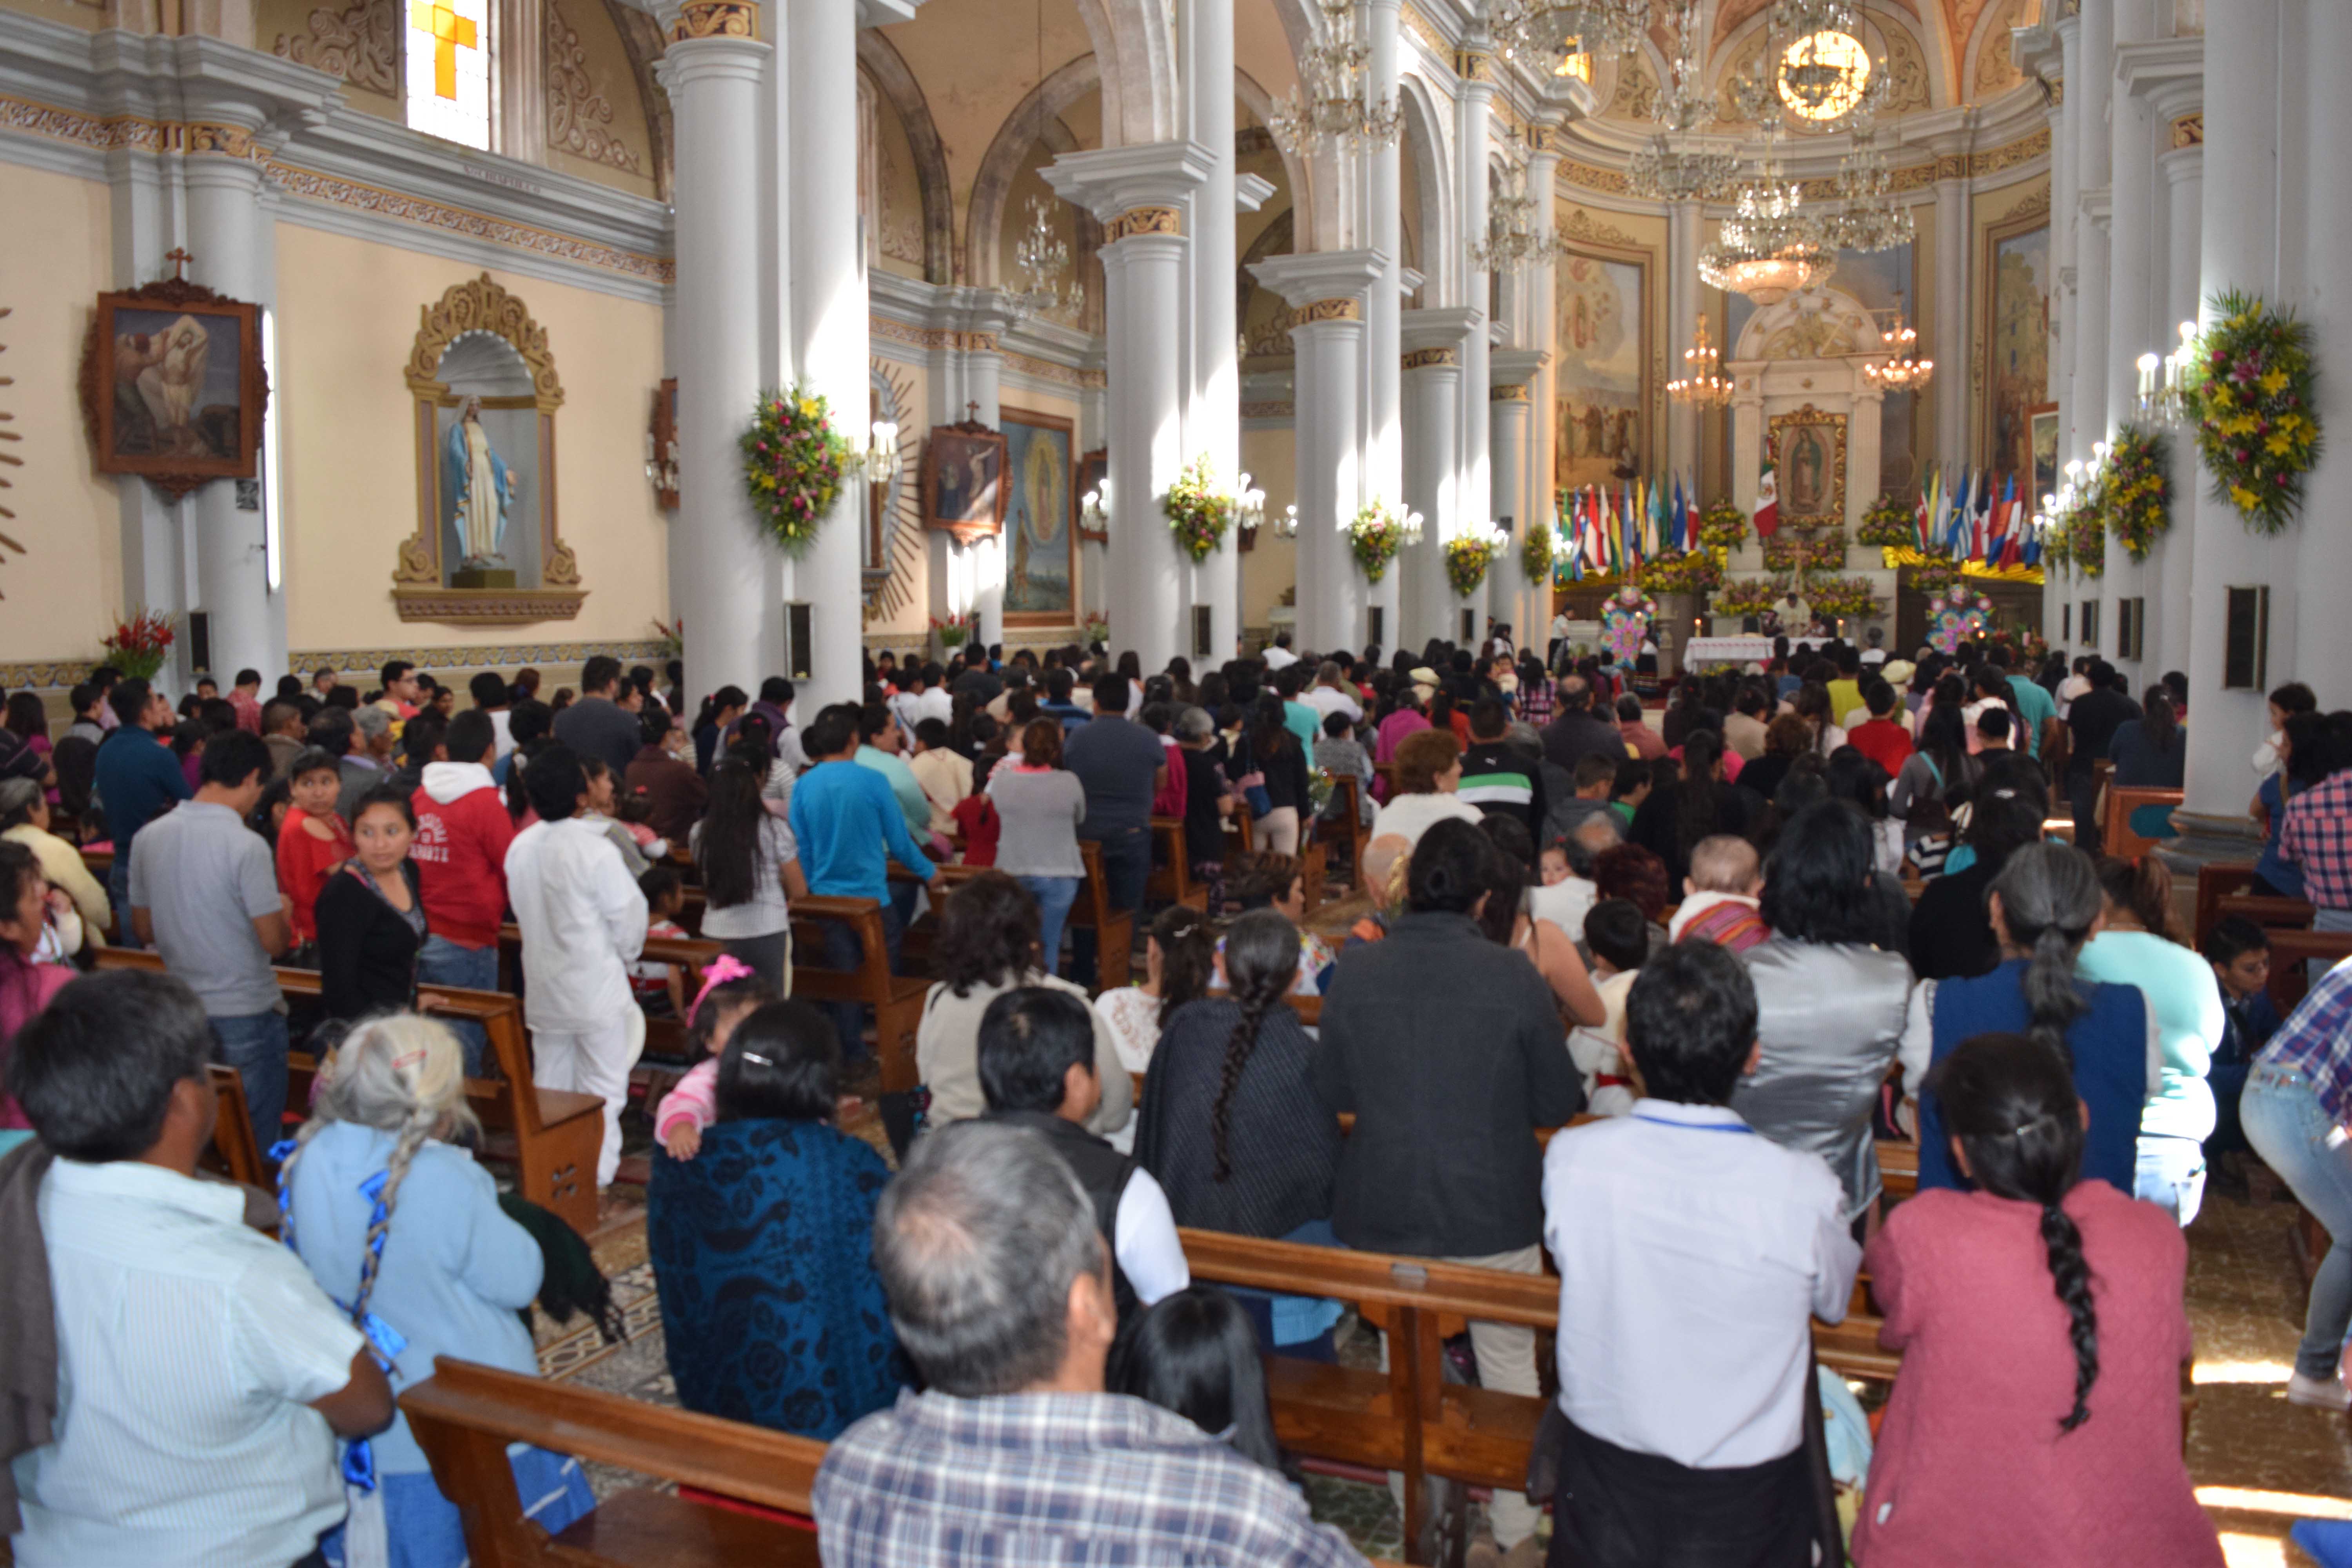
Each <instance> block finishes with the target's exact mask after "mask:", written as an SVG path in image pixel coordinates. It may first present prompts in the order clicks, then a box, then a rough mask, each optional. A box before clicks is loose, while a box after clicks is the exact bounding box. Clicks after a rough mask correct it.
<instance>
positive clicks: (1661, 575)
mask: <svg viewBox="0 0 2352 1568" xmlns="http://www.w3.org/2000/svg"><path fill="white" fill-rule="evenodd" d="M1633 580H1634V581H1635V582H1636V583H1639V584H1641V585H1642V586H1643V587H1644V588H1646V589H1648V590H1649V591H1650V592H1651V593H1653V594H1704V593H1706V592H1707V591H1708V590H1710V589H1712V588H1714V587H1716V586H1717V585H1718V584H1721V583H1722V581H1723V564H1722V563H1721V562H1719V561H1717V559H1716V558H1715V552H1714V551H1712V550H1693V551H1690V552H1680V551H1668V552H1665V553H1664V554H1662V555H1657V556H1654V557H1653V558H1651V559H1650V560H1648V561H1644V562H1643V563H1642V564H1641V566H1640V567H1639V569H1637V570H1636V571H1635V573H1634V574H1633Z"/></svg>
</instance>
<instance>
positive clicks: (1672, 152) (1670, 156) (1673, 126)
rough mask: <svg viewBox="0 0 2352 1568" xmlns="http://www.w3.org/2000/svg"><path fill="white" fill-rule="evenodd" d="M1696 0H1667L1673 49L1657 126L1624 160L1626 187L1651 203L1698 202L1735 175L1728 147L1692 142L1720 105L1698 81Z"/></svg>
mask: <svg viewBox="0 0 2352 1568" xmlns="http://www.w3.org/2000/svg"><path fill="white" fill-rule="evenodd" d="M1698 20H1699V17H1698V0H1671V3H1670V4H1669V5H1667V6H1666V8H1665V14H1664V17H1663V18H1662V26H1664V28H1665V30H1666V32H1667V35H1668V37H1669V39H1670V41H1671V46H1672V47H1669V48H1668V50H1667V51H1666V80H1665V85H1664V87H1663V88H1662V89H1660V90H1659V93H1658V108H1657V113H1656V115H1655V117H1654V118H1655V121H1656V124H1657V130H1656V131H1654V132H1652V133H1651V136H1650V139H1649V140H1648V141H1647V142H1643V144H1642V145H1641V146H1640V147H1638V148H1636V149H1634V151H1633V156H1632V157H1631V158H1629V159H1628V160H1627V161H1626V164H1625V182H1626V188H1627V189H1628V190H1630V191H1631V192H1632V193H1633V195H1638V196H1647V197H1649V198H1650V199H1652V200H1654V201H1669V202H1679V201H1693V200H1701V199H1705V198H1706V197H1709V196H1713V195H1717V194H1719V193H1720V192H1721V191H1722V190H1723V189H1724V187H1726V186H1727V185H1728V184H1730V183H1731V180H1732V176H1733V175H1735V174H1738V169H1739V160H1738V154H1737V153H1733V152H1732V151H1731V150H1730V149H1729V148H1727V147H1710V146H1707V145H1706V144H1704V143H1700V142H1696V141H1694V140H1693V138H1694V135H1695V133H1696V132H1700V131H1704V130H1705V129H1706V128H1707V127H1708V126H1710V125H1712V124H1714V123H1715V121H1716V117H1717V114H1718V112H1719V111H1720V106H1719V104H1718V102H1717V99H1716V96H1715V94H1713V93H1711V92H1708V91H1707V90H1706V89H1705V88H1704V87H1702V86H1701V85H1700V83H1701V80H1702V71H1701V64H1700V59H1699V48H1700V38H1699V30H1698Z"/></svg>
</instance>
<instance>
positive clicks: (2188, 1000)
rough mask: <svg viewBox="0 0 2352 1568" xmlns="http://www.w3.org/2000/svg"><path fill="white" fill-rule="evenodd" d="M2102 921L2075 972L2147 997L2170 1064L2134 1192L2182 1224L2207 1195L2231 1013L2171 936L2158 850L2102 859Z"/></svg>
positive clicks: (2143, 1139)
mask: <svg viewBox="0 0 2352 1568" xmlns="http://www.w3.org/2000/svg"><path fill="white" fill-rule="evenodd" d="M2098 866H2099V887H2100V890H2101V891H2102V892H2103V893H2104V894H2105V900H2106V912H2105V924H2104V926H2103V927H2102V929H2101V930H2100V931H2099V934H2098V935H2096V936H2095V937H2093V938H2092V939H2091V940H2090V941H2089V942H2085V943H2084V945H2083V952H2082V954H2081V956H2080V957H2079V958H2077V959H2076V960H2075V973H2078V974H2080V975H2081V976H2082V977H2083V978H2084V979H2085V980H2095V981H2103V982H2105V983H2106V984H2116V985H2135V986H2137V987H2138V988H2139V992H2140V994H2141V995H2142V996H2143V997H2145V998H2146V999H2147V1014H2148V1019H2149V1022H2150V1026H2152V1027H2153V1028H2154V1029H2155V1030H2156V1032H2157V1034H2158V1038H2159V1041H2160V1043H2161V1045H2162V1047H2163V1054H2164V1067H2163V1071H2162V1074H2161V1075H2160V1078H2159V1079H2158V1080H2156V1082H2155V1084H2154V1085H2153V1087H2152V1089H2151V1092H2150V1095H2149V1098H2148V1102H2147V1110H2144V1111H2142V1112H2141V1114H2140V1123H2139V1163H2138V1169H2137V1182H2136V1184H2135V1186H2134V1191H2133V1194H2132V1195H2133V1196H2134V1197H2137V1198H2143V1199H2146V1200H2147V1202H2149V1203H2152V1204H2156V1205H2159V1206H2160V1207H2163V1208H2167V1209H2169V1210H2170V1211H2171V1212H2172V1215H2173V1216H2174V1217H2175V1218H2176V1219H2178V1220H2179V1222H2180V1223H2181V1224H2182V1225H2183V1226H2186V1225H2187V1224H2188V1223H2189V1221H2190V1220H2192V1219H2195V1218H2196V1217H2197V1209H2198V1205H2199V1204H2200V1202H2201V1201H2202V1199H2203V1197H2204V1194H2205V1151H2204V1141H2205V1140H2206V1139H2208V1138H2210V1137H2211V1136H2212V1134H2213V1115H2214V1112H2213V1090H2212V1089H2211V1087H2210V1085H2208V1084H2207V1082H2206V1081H2205V1079H2206V1074H2207V1073H2208V1072H2209V1071H2210V1069H2211V1068H2212V1065H2213V1053H2214V1052H2215V1051H2217V1050H2219V1049H2220V1048H2221V1036H2222V1033H2223V1030H2224V1029H2225V1028H2226V1026H2227V1024H2228V1019H2227V1017H2226V1016H2225V1015H2224V1013H2223V1011H2222V1007H2221V989H2220V987H2218V986H2216V985H2215V984H2213V971H2212V969H2211V967H2210V965H2208V964H2207V963H2205V961H2204V960H2203V959H2201V958H2200V957H2199V956H2198V955H2197V953H2196V952H2195V951H2194V950H2193V949H2191V948H2189V947H2185V946H2183V945H2182V944H2181V943H2180V942H2179V941H2178V940H2177V939H2176V938H2175V936H2174V934H2173V933H2174V931H2175V929H2176V921H2177V917H2176V916H2175V915H2174V914H2173V912H2172V874H2171V873H2170V872H2169V871H2168V870H2166V869H2165V867H2164V863H2163V862H2162V861H2160V860H2158V858H2156V857H2155V856H2153V855H2146V856H2142V857H2141V858H2139V859H2138V860H2137V861H2136V862H2135V861H2129V860H2118V859H2116V858H2113V857H2112V856H2104V855H2103V856H2101V857H2100V858H2099V862H2098Z"/></svg>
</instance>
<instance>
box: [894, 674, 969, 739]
mask: <svg viewBox="0 0 2352 1568" xmlns="http://www.w3.org/2000/svg"><path fill="white" fill-rule="evenodd" d="M944 673H945V672H944V671H943V670H941V669H940V667H939V666H938V665H936V664H919V663H917V662H916V661H915V660H913V659H909V660H908V661H907V665H906V668H904V669H902V670H901V671H899V677H900V679H902V680H904V681H905V682H906V684H905V685H904V686H903V687H901V688H900V689H899V690H898V695H896V696H895V697H892V698H891V699H890V717H891V718H893V719H895V720H897V721H898V729H899V731H900V732H901V733H903V734H904V735H905V736H906V738H907V743H908V746H910V747H911V746H912V745H913V744H914V741H915V726H916V725H918V724H919V723H921V722H922V721H924V720H926V719H937V720H938V721H940V722H941V723H943V724H944V723H946V722H947V721H949V720H950V719H952V718H954V717H955V699H954V698H952V697H950V695H949V694H948V689H947V688H946V687H945V686H943V685H941V684H940V677H941V676H942V675H943V674H944Z"/></svg>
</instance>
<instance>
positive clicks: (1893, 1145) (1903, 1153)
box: [1878, 1138, 1919, 1203]
mask: <svg viewBox="0 0 2352 1568" xmlns="http://www.w3.org/2000/svg"><path fill="white" fill-rule="evenodd" d="M1878 1184H1879V1186H1880V1187H1881V1188H1882V1189H1884V1191H1885V1194H1886V1201H1887V1202H1889V1203H1895V1202H1899V1201H1901V1200H1902V1199H1904V1198H1907V1197H1913V1196H1916V1195H1917V1194H1918V1191H1919V1145H1917V1144H1916V1143H1903V1142H1895V1140H1893V1139H1887V1138H1882V1139H1880V1140H1879V1141H1878Z"/></svg>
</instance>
